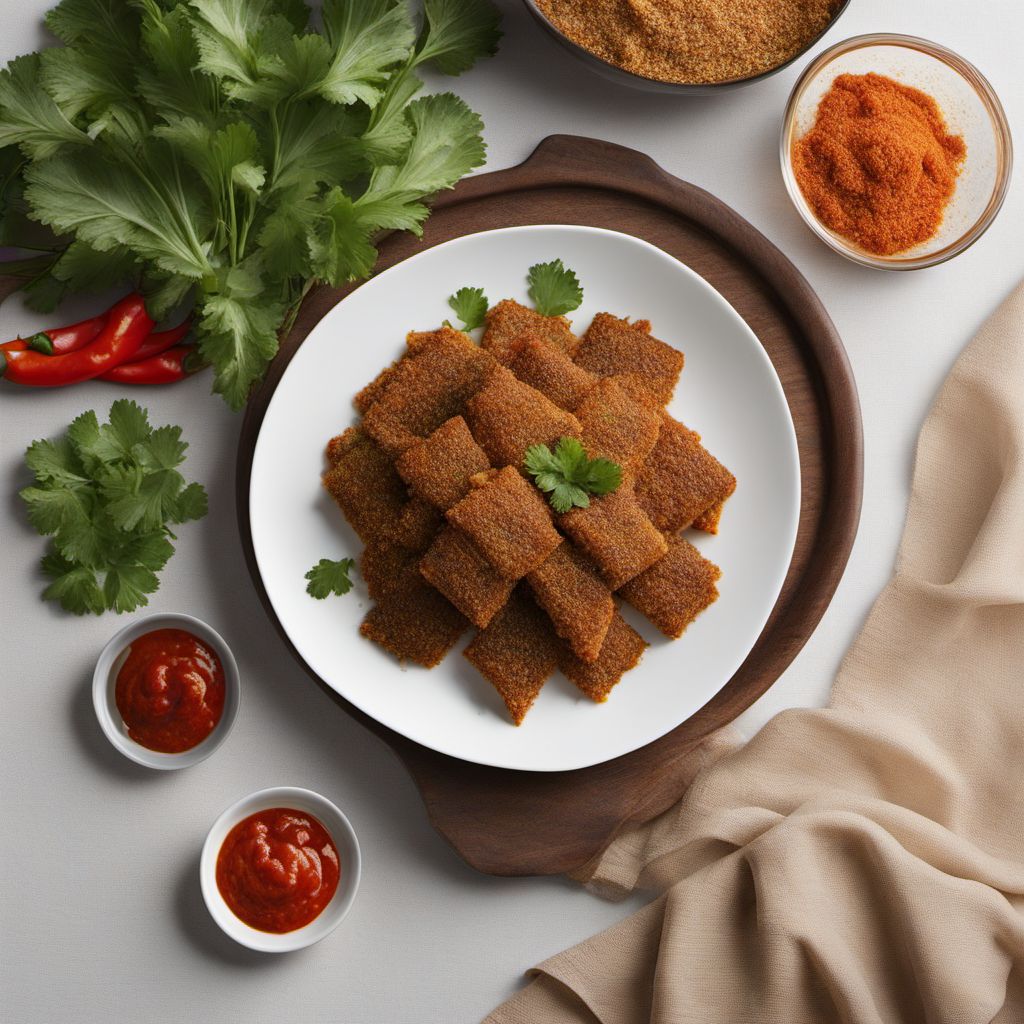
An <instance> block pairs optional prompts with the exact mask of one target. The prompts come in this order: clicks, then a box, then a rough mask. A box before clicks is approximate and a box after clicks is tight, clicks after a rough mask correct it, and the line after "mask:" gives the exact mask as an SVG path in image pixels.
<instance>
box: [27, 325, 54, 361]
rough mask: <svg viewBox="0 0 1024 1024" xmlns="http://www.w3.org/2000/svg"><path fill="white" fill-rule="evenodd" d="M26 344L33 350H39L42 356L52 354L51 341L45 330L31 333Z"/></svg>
mask: <svg viewBox="0 0 1024 1024" xmlns="http://www.w3.org/2000/svg"><path fill="white" fill-rule="evenodd" d="M27 344H28V347H29V348H30V349H32V351H33V352H39V353H41V354H42V355H44V356H52V355H53V342H52V341H51V340H50V336H49V335H48V334H47V333H46V332H45V331H39V333H38V334H33V335H32V337H31V338H29V339H28V342H27Z"/></svg>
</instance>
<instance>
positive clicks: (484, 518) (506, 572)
mask: <svg viewBox="0 0 1024 1024" xmlns="http://www.w3.org/2000/svg"><path fill="white" fill-rule="evenodd" d="M472 483H473V488H472V490H471V491H470V492H469V494H467V495H466V497H465V498H463V499H462V501H460V502H459V503H458V504H457V505H453V506H452V507H451V508H450V509H448V512H447V513H446V515H447V517H448V522H449V523H451V524H452V525H453V526H456V527H458V528H459V529H460V530H462V532H463V533H465V534H466V535H467V536H468V537H469V539H470V540H471V541H472V542H473V543H474V544H475V545H476V546H477V548H479V550H480V552H481V554H483V556H484V558H486V559H487V561H488V562H490V563H491V565H493V566H494V568H495V570H497V572H498V574H499V575H501V576H503V577H504V578H505V579H509V580H518V579H521V578H522V577H523V576H525V575H526V574H527V573H528V572H530V571H531V570H532V569H536V568H537V566H538V565H540V563H541V562H543V561H544V559H545V558H547V557H548V555H550V554H551V552H552V551H554V550H555V548H556V547H558V545H559V544H561V543H562V537H561V535H560V534H559V533H558V531H557V530H556V529H555V528H554V526H553V525H552V523H551V514H550V512H549V511H548V506H547V505H546V504H545V502H544V499H543V498H542V497H541V496H540V494H539V493H538V492H537V490H536V489H535V488H534V487H533V486H531V485H530V484H528V483H527V482H526V480H524V479H523V477H522V476H521V475H520V474H519V473H518V472H517V471H516V470H514V469H513V468H512V467H511V466H505V467H504V468H503V469H500V470H489V471H488V472H487V473H480V474H478V475H477V476H475V477H473V479H472Z"/></svg>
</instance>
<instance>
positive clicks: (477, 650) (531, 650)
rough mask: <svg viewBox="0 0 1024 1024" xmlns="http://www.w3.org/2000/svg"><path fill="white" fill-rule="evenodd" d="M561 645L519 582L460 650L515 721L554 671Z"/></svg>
mask: <svg viewBox="0 0 1024 1024" xmlns="http://www.w3.org/2000/svg"><path fill="white" fill-rule="evenodd" d="M559 646H560V645H559V642H558V637H557V636H556V635H555V631H554V629H553V628H552V626H551V622H550V620H549V619H548V617H547V616H546V615H545V614H544V613H543V612H542V611H541V610H540V609H539V608H538V607H537V605H536V604H534V602H533V601H532V600H531V598H530V597H529V595H528V594H527V593H526V592H525V591H524V588H522V587H519V588H517V589H516V590H515V591H513V594H512V597H511V598H510V599H509V601H508V602H507V603H506V605H505V607H504V608H502V610H501V611H500V612H498V614H497V615H496V616H495V617H494V618H493V619H492V620H491V623H490V625H489V626H488V627H487V628H486V629H484V630H481V631H480V632H479V633H477V635H476V636H475V637H474V638H473V639H472V640H471V641H470V643H469V645H468V646H467V647H466V649H465V650H464V651H463V652H462V653H463V654H464V655H465V656H466V658H467V659H468V660H469V661H470V662H471V663H472V664H473V665H474V666H475V667H476V669H477V671H479V672H480V674H481V675H482V676H483V677H484V678H485V679H486V680H487V681H488V682H489V683H490V684H491V685H492V686H493V687H494V688H495V690H497V691H498V693H499V694H500V696H501V699H502V700H503V701H504V702H505V706H506V707H507V708H508V712H509V714H510V715H511V716H512V721H513V722H514V723H515V724H516V725H519V724H520V723H521V722H522V721H523V719H524V718H525V717H526V712H527V711H529V710H530V708H531V707H532V705H533V702H534V701H535V700H536V699H537V694H539V693H540V691H541V687H542V686H543V685H544V683H545V682H547V680H548V678H549V677H550V675H551V673H552V672H554V670H555V667H556V665H557V663H558V650H559Z"/></svg>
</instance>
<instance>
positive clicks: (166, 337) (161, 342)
mask: <svg viewBox="0 0 1024 1024" xmlns="http://www.w3.org/2000/svg"><path fill="white" fill-rule="evenodd" d="M191 330H192V317H190V316H187V317H185V319H184V320H182V321H181V323H180V324H178V326H177V327H172V328H171V329H170V330H168V331H154V332H153V333H152V334H151V335H150V336H149V337H148V338H147V339H146V340H145V341H144V342H143V343H142V345H141V346H140V347H139V351H138V352H136V353H135V355H134V356H132V362H133V363H138V362H141V361H142V360H143V359H148V358H149V357H150V356H156V355H159V354H160V353H161V352H166V351H167V350H168V349H169V348H174V346H175V345H177V344H178V342H179V341H181V339H182V338H184V337H185V335H186V334H188V332H189V331H191Z"/></svg>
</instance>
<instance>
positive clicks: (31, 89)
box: [0, 53, 89, 160]
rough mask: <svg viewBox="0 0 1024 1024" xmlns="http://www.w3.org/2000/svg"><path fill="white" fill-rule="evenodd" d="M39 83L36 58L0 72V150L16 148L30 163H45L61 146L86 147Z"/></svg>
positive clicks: (85, 137) (81, 135) (21, 60)
mask: <svg viewBox="0 0 1024 1024" xmlns="http://www.w3.org/2000/svg"><path fill="white" fill-rule="evenodd" d="M88 143H89V136H88V135H86V134H85V132H83V131H80V130H79V129H78V128H76V127H75V126H74V125H73V124H72V123H71V122H70V121H69V120H68V119H67V118H66V117H65V116H64V114H63V113H62V112H61V109H60V107H58V106H57V104H56V103H54V102H53V99H52V98H51V96H50V94H49V93H48V92H46V90H45V89H43V87H42V85H41V84H40V82H39V56H38V54H34V53H33V54H30V55H28V56H26V57H17V58H16V59H14V60H12V61H11V63H10V64H8V65H7V67H6V69H5V70H3V71H0V146H20V147H21V151H22V152H23V153H24V154H25V155H26V156H28V157H31V158H32V159H33V160H46V159H47V158H48V157H52V156H53V155H54V153H56V152H57V151H58V150H60V149H62V148H63V147H64V146H66V145H68V144H70V145H77V146H84V145H88Z"/></svg>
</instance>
